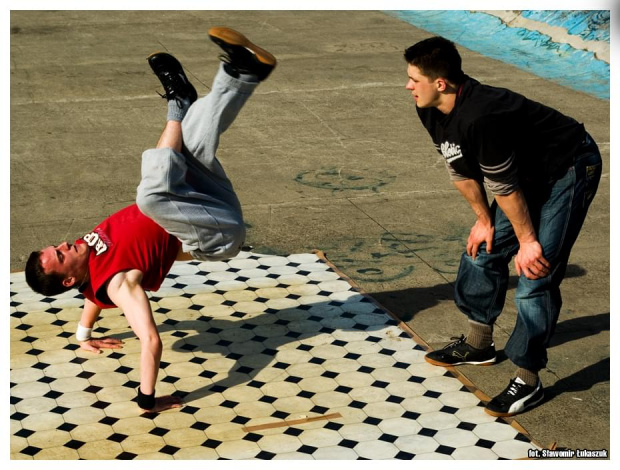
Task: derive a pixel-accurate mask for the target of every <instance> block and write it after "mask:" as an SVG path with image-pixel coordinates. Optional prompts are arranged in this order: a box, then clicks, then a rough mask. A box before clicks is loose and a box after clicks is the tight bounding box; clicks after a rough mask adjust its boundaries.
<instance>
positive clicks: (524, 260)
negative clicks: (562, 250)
mask: <svg viewBox="0 0 620 470" xmlns="http://www.w3.org/2000/svg"><path fill="white" fill-rule="evenodd" d="M515 268H516V269H517V274H518V275H519V276H521V274H523V275H524V276H525V277H527V278H528V279H531V280H536V279H540V278H543V277H545V276H547V275H549V270H550V268H551V263H549V261H547V260H546V259H545V257H544V256H543V250H542V247H541V246H540V243H538V241H531V242H526V243H521V246H520V248H519V252H518V253H517V256H516V257H515Z"/></svg>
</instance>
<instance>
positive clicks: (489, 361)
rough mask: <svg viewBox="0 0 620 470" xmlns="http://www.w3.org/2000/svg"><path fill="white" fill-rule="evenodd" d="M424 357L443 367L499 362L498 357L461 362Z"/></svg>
mask: <svg viewBox="0 0 620 470" xmlns="http://www.w3.org/2000/svg"><path fill="white" fill-rule="evenodd" d="M424 359H425V360H426V362H428V363H429V364H433V365H434V366H441V367H450V366H462V365H466V364H469V365H472V366H492V365H493V364H495V362H497V358H496V357H494V358H492V359H487V360H486V361H461V362H454V363H452V364H450V363H447V362H441V361H436V360H434V359H431V358H429V357H426V356H424Z"/></svg>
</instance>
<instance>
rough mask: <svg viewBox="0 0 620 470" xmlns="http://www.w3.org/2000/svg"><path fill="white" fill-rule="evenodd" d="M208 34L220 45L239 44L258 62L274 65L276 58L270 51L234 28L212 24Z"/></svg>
mask: <svg viewBox="0 0 620 470" xmlns="http://www.w3.org/2000/svg"><path fill="white" fill-rule="evenodd" d="M208 34H209V36H210V37H211V38H212V39H213V41H214V42H215V43H216V44H217V45H218V46H220V47H224V48H225V46H239V47H245V48H246V49H249V50H250V51H252V52H253V53H254V54H255V55H256V58H257V59H258V61H259V62H262V63H263V64H265V65H270V66H272V67H273V66H275V65H276V58H275V57H274V55H273V54H271V53H270V52H267V51H266V50H265V49H263V48H262V47H259V46H257V45H256V44H253V43H252V42H250V40H249V39H248V38H246V37H245V36H244V35H243V34H241V33H239V32H237V31H235V30H234V29H230V28H224V27H221V26H214V27H213V28H211V29H209V33H208Z"/></svg>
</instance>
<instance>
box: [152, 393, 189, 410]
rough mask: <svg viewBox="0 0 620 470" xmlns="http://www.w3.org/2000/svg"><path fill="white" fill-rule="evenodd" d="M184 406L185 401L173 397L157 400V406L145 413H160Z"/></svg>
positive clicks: (158, 398)
mask: <svg viewBox="0 0 620 470" xmlns="http://www.w3.org/2000/svg"><path fill="white" fill-rule="evenodd" d="M181 406H183V400H182V399H180V398H179V397H173V396H172V395H165V396H163V397H157V398H155V406H154V407H153V408H151V409H150V410H143V411H144V412H145V413H159V412H160V411H165V410H169V409H171V408H180V407H181Z"/></svg>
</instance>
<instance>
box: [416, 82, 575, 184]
mask: <svg viewBox="0 0 620 470" xmlns="http://www.w3.org/2000/svg"><path fill="white" fill-rule="evenodd" d="M417 111H418V115H419V116H420V119H421V121H422V124H423V125H424V127H426V129H427V130H428V132H429V134H430V135H431V138H432V139H433V143H434V144H435V147H436V148H437V151H438V152H439V153H441V154H442V155H443V157H444V158H445V159H446V163H447V164H448V165H449V166H450V167H451V169H452V171H453V173H456V174H457V175H459V176H461V177H464V178H470V179H475V180H478V181H483V180H484V181H485V182H486V183H487V185H488V186H489V188H490V189H491V191H493V192H494V193H496V194H502V193H504V194H507V193H509V192H511V190H510V188H512V190H514V188H515V187H517V186H518V185H519V184H523V183H525V182H526V181H527V182H538V181H548V180H549V179H552V178H554V177H556V176H559V175H561V174H562V173H564V172H565V171H566V169H568V168H569V167H570V166H571V165H572V163H573V159H574V156H575V152H576V151H577V149H578V148H579V146H580V145H581V143H582V142H583V140H584V138H585V128H584V127H583V124H580V123H578V122H577V121H576V120H574V119H573V118H571V117H568V116H565V115H564V114H562V113H560V112H559V111H556V110H555V109H552V108H550V107H548V106H545V105H543V104H540V103H537V102H535V101H532V100H530V99H527V98H525V97H524V96H522V95H520V94H518V93H515V92H513V91H510V90H507V89H504V88H496V87H492V86H488V85H482V84H480V83H479V82H478V81H476V80H474V79H473V78H470V77H467V80H466V81H465V82H464V83H463V85H462V86H461V87H460V89H459V92H458V96H457V98H456V102H455V106H454V108H453V109H452V111H451V112H450V113H449V114H443V113H442V112H441V111H439V110H438V109H436V108H417ZM507 188H508V189H507Z"/></svg>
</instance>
